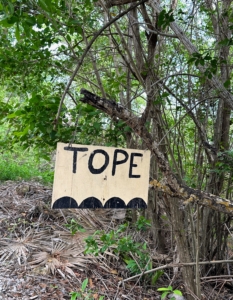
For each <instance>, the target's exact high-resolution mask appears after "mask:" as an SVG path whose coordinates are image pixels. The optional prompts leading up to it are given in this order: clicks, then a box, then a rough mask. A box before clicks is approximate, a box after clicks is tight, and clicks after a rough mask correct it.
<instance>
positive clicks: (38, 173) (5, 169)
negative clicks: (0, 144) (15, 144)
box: [0, 148, 53, 184]
mask: <svg viewBox="0 0 233 300" xmlns="http://www.w3.org/2000/svg"><path fill="white" fill-rule="evenodd" d="M0 170H1V172H0V181H6V180H33V179H34V180H37V181H40V182H42V183H44V184H50V183H52V182H53V170H52V169H51V166H50V164H49V163H48V162H47V161H45V160H41V159H40V160H39V159H38V158H36V155H35V154H34V153H33V151H25V150H21V149H20V148H17V149H14V150H12V151H9V150H8V151H4V150H3V151H2V152H1V153H0Z"/></svg>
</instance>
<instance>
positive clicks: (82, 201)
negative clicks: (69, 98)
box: [52, 143, 150, 208]
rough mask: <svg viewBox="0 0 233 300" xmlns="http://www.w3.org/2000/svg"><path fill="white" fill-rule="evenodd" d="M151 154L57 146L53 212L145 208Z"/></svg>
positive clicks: (73, 145) (135, 151)
mask: <svg viewBox="0 0 233 300" xmlns="http://www.w3.org/2000/svg"><path fill="white" fill-rule="evenodd" d="M149 166H150V151H148V150H145V151H144V150H134V149H120V148H112V147H102V146H89V145H88V146H85V145H76V144H72V145H67V144H64V143H58V144H57V154H56V164H55V175H54V184H53V196H52V208H146V207H147V198H148V186H149Z"/></svg>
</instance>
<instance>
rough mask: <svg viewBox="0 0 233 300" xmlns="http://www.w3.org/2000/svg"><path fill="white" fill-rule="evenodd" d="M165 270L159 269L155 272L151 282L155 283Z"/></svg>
mask: <svg viewBox="0 0 233 300" xmlns="http://www.w3.org/2000/svg"><path fill="white" fill-rule="evenodd" d="M163 273H164V271H162V270H158V271H156V272H155V274H154V275H153V276H152V278H151V284H152V285H155V284H156V282H157V280H158V279H159V278H160V277H161V276H162V275H163Z"/></svg>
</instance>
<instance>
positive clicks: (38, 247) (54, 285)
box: [0, 181, 233, 300]
mask: <svg viewBox="0 0 233 300" xmlns="http://www.w3.org/2000/svg"><path fill="white" fill-rule="evenodd" d="M51 195H52V189H51V188H50V187H45V186H43V185H42V184H40V183H38V182H12V181H7V182H4V183H1V184H0V223H1V227H0V299H3V300H7V299H11V300H14V299H20V300H29V299H38V300H45V299H46V300H47V299H50V300H55V299H59V300H63V299H71V295H70V293H72V292H80V293H81V290H80V289H81V286H82V283H83V282H84V280H85V279H86V278H88V285H87V289H85V291H84V292H82V293H81V294H82V296H78V297H77V299H86V300H88V299H90V300H91V299H97V300H98V299H101V296H104V298H103V299H105V300H107V299H111V300H113V299H115V300H123V299H129V300H131V299H132V300H134V299H142V300H147V299H148V300H149V299H160V298H161V293H158V292H157V288H158V287H166V286H168V285H169V284H171V285H172V286H174V287H175V288H179V289H180V290H183V285H182V281H181V276H180V272H178V273H177V275H176V276H174V274H173V269H172V268H170V269H167V270H165V272H164V275H163V276H162V277H161V278H160V279H159V280H158V282H157V285H156V287H154V286H150V285H149V284H148V283H145V282H143V281H142V280H139V279H140V277H139V278H136V279H134V280H129V281H126V282H122V280H125V279H127V278H128V277H130V276H131V275H130V274H129V272H128V270H127V268H126V267H125V265H124V264H123V263H122V261H121V260H120V259H119V258H117V257H115V256H114V255H111V253H109V254H108V255H105V256H100V257H99V256H98V257H95V256H91V255H85V254H84V253H83V252H84V249H85V247H86V243H85V241H84V239H85V238H86V237H87V236H89V235H90V234H92V233H93V232H94V231H95V230H97V229H109V228H114V226H116V224H119V222H121V221H122V220H123V219H124V218H125V211H124V210H95V211H94V210H86V209H83V210H81V209H80V210H71V209H69V210H51V209H50V205H51ZM71 218H75V219H76V220H78V221H79V223H80V224H81V225H82V226H83V227H84V228H85V229H86V231H85V232H77V233H76V234H75V235H71V233H70V231H69V230H68V229H67V228H66V227H65V226H64V225H65V224H66V223H68V222H69V220H70V219H71ZM152 255H153V258H154V260H153V267H158V266H162V265H165V264H167V263H170V262H171V261H172V259H173V258H172V257H161V255H160V256H159V254H158V253H157V254H156V252H153V253H152ZM232 282H233V278H231V277H221V278H214V279H211V278H210V279H209V280H206V279H205V280H203V281H202V287H203V298H202V299H203V300H204V299H210V300H212V299H216V300H217V299H224V300H230V299H233V285H232ZM184 297H185V295H184ZM184 299H185V298H184ZM194 299H195V298H194ZM196 299H197V298H196Z"/></svg>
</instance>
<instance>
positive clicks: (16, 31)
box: [15, 24, 20, 42]
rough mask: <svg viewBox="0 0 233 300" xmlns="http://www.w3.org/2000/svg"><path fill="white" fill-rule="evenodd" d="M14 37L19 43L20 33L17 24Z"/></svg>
mask: <svg viewBox="0 0 233 300" xmlns="http://www.w3.org/2000/svg"><path fill="white" fill-rule="evenodd" d="M15 37H16V39H17V41H18V42H19V41H20V32H19V24H17V26H16V28H15Z"/></svg>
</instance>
